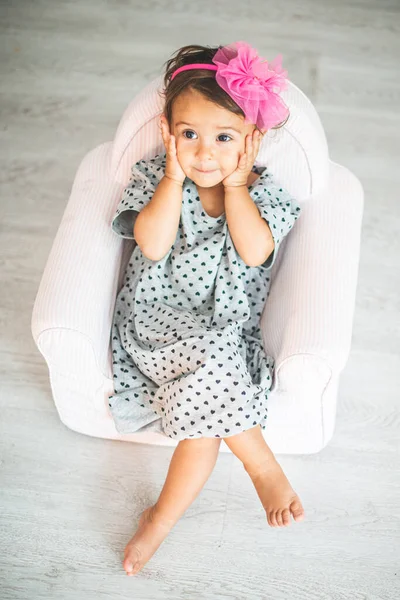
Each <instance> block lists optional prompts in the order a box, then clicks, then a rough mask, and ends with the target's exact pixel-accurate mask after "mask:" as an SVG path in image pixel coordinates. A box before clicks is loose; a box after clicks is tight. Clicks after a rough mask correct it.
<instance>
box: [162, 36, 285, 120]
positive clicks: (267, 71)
mask: <svg viewBox="0 0 400 600" xmlns="http://www.w3.org/2000/svg"><path fill="white" fill-rule="evenodd" d="M212 60H213V62H214V63H216V65H211V64H209V63H193V64H190V65H184V66H183V67H179V69H176V71H174V73H173V74H172V77H171V81H172V80H173V79H174V78H175V77H176V75H178V73H181V72H182V71H188V70H189V69H209V70H212V71H216V74H215V79H216V81H217V83H218V85H219V86H220V87H221V88H222V89H223V90H224V91H225V92H226V93H227V94H229V96H230V97H231V98H232V99H233V100H234V101H235V102H236V104H237V105H238V106H240V108H241V109H242V110H243V112H244V114H245V118H246V122H247V123H253V124H255V125H257V127H258V128H259V129H260V130H267V129H270V128H271V127H274V126H275V125H278V124H279V123H282V121H284V120H285V119H286V118H287V116H288V115H289V109H288V107H287V106H286V104H285V103H284V102H283V100H282V98H281V97H280V96H279V93H280V92H281V91H283V90H286V89H287V82H288V79H287V71H284V70H283V69H282V55H281V54H279V55H278V56H277V57H276V58H275V59H274V60H273V61H271V62H270V63H269V65H268V61H267V60H261V58H260V57H259V56H258V54H257V50H255V49H254V48H252V47H251V46H250V45H249V44H247V42H235V43H234V44H231V45H229V46H224V47H223V48H220V49H219V50H217V52H216V54H215V56H214V58H213V59H212Z"/></svg>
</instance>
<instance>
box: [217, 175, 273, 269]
mask: <svg viewBox="0 0 400 600" xmlns="http://www.w3.org/2000/svg"><path fill="white" fill-rule="evenodd" d="M225 215H226V220H227V223H228V227H229V233H230V235H231V238H232V241H233V243H234V244H235V248H236V251H237V252H238V254H239V256H240V257H241V258H242V260H243V261H244V262H245V263H246V264H247V265H248V266H249V267H258V266H259V265H262V264H263V263H264V262H265V261H266V260H267V258H268V257H269V255H270V254H272V252H273V251H274V247H275V243H274V239H273V237H272V233H271V230H270V228H269V226H268V223H267V222H266V220H265V219H263V218H262V216H261V215H260V212H259V210H258V208H257V206H256V205H255V204H254V201H253V199H252V197H251V196H250V194H249V192H248V189H247V185H243V186H238V187H228V186H226V187H225Z"/></svg>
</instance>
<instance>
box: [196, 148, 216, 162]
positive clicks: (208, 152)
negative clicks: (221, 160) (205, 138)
mask: <svg viewBox="0 0 400 600" xmlns="http://www.w3.org/2000/svg"><path fill="white" fill-rule="evenodd" d="M196 154H197V157H198V158H199V159H200V160H204V161H207V160H209V159H210V158H212V157H213V155H214V151H213V149H212V148H210V147H209V146H201V147H200V148H198V150H197V153H196Z"/></svg>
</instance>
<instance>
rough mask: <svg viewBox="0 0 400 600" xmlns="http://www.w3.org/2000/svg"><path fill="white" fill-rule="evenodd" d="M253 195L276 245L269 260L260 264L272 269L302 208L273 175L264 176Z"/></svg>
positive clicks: (262, 266)
mask: <svg viewBox="0 0 400 600" xmlns="http://www.w3.org/2000/svg"><path fill="white" fill-rule="evenodd" d="M251 196H252V197H253V199H254V202H255V204H256V206H257V208H258V210H259V211H260V215H261V216H262V218H263V219H265V220H266V221H267V223H268V226H269V228H270V230H271V234H272V237H273V239H274V243H275V247H274V250H273V252H272V253H271V254H270V255H269V257H268V258H267V260H266V261H265V262H263V263H262V264H261V265H259V266H260V267H261V268H264V269H271V268H272V267H273V265H274V264H275V260H276V257H277V254H278V250H279V246H280V244H281V242H282V240H283V238H284V237H285V236H286V235H287V234H288V233H289V231H290V230H291V229H292V227H293V225H294V224H295V222H296V220H297V219H298V218H299V216H300V212H301V208H300V206H299V204H298V203H297V202H296V200H295V199H294V198H293V196H291V195H290V194H289V192H288V191H287V190H285V189H284V188H282V187H280V186H279V185H278V184H276V183H275V182H273V181H272V179H271V176H269V177H265V178H263V180H262V181H260V183H259V184H258V185H257V186H256V187H255V188H254V190H252V192H251Z"/></svg>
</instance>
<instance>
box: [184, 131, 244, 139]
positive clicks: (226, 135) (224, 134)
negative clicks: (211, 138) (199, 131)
mask: <svg viewBox="0 0 400 600" xmlns="http://www.w3.org/2000/svg"><path fill="white" fill-rule="evenodd" d="M186 133H190V134H191V133H193V134H194V131H192V130H191V129H186V130H185V131H184V132H183V134H182V135H183V136H184V137H186V139H188V140H193V139H194V138H193V137H187V136H186V135H185V134H186ZM218 137H219V138H221V137H225V138H229V139H230V140H231V139H232V138H231V136H230V135H228V134H226V133H221V134H220V135H219V136H218ZM223 141H225V140H223Z"/></svg>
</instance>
